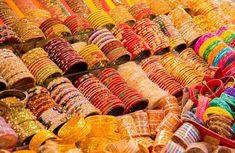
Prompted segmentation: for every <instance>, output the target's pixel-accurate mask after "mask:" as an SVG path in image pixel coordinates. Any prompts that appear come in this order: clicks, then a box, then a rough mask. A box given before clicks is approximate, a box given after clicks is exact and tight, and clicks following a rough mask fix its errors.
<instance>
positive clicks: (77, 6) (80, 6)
mask: <svg viewBox="0 0 235 153" xmlns="http://www.w3.org/2000/svg"><path fill="white" fill-rule="evenodd" d="M65 1H66V3H67V4H68V6H69V7H70V8H71V9H72V10H73V12H74V13H75V14H77V15H79V16H83V17H85V18H87V17H88V16H89V14H90V13H91V10H90V9H89V7H88V6H87V4H86V3H85V1H84V0H81V1H74V0H65Z"/></svg>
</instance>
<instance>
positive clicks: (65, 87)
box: [47, 77, 100, 117]
mask: <svg viewBox="0 0 235 153" xmlns="http://www.w3.org/2000/svg"><path fill="white" fill-rule="evenodd" d="M47 89H48V91H49V92H50V95H51V97H52V98H53V99H54V100H55V102H56V103H57V104H59V105H60V106H62V107H63V108H64V109H65V110H67V111H68V112H69V113H71V114H79V115H80V116H81V117H87V116H90V115H95V114H100V111H99V109H97V108H95V107H94V106H93V105H92V104H91V103H90V102H89V101H88V100H87V99H86V98H85V97H84V96H83V95H82V93H80V92H79V91H78V89H76V88H75V87H74V86H73V84H72V83H71V82H70V81H69V79H67V78H64V77H60V78H57V79H54V80H53V81H51V82H50V83H49V84H48V86H47Z"/></svg>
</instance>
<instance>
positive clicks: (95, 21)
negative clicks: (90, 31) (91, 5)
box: [87, 10, 115, 29]
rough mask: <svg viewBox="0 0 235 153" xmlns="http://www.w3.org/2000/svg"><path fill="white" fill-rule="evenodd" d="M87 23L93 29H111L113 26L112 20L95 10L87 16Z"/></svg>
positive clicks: (104, 13)
mask: <svg viewBox="0 0 235 153" xmlns="http://www.w3.org/2000/svg"><path fill="white" fill-rule="evenodd" d="M87 19H88V21H89V22H90V23H91V25H92V26H93V27H94V28H96V29H97V28H104V27H105V28H107V29H112V28H113V27H114V26H115V23H114V21H113V19H112V18H111V17H110V16H109V15H108V14H107V13H106V12H105V11H104V10H96V11H94V12H92V13H91V14H89V16H88V17H87Z"/></svg>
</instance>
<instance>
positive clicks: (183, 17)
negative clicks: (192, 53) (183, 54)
mask: <svg viewBox="0 0 235 153" xmlns="http://www.w3.org/2000/svg"><path fill="white" fill-rule="evenodd" d="M169 17H170V19H171V20H172V21H173V23H174V25H175V27H176V28H177V29H178V30H179V32H180V33H181V34H182V36H183V38H184V40H185V41H186V43H187V46H188V47H189V46H192V45H194V44H195V42H196V41H197V40H198V38H199V37H201V36H202V34H203V31H202V30H201V29H200V28H199V27H197V25H196V24H195V23H194V22H193V19H192V17H191V16H190V15H189V14H188V13H187V12H186V11H185V10H184V9H183V8H180V7H178V8H175V9H174V10H172V11H171V12H170V13H169Z"/></svg>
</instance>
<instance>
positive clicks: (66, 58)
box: [44, 38, 88, 74]
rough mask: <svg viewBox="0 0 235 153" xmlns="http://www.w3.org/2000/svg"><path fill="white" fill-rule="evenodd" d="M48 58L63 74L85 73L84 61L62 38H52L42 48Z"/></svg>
mask: <svg viewBox="0 0 235 153" xmlns="http://www.w3.org/2000/svg"><path fill="white" fill-rule="evenodd" d="M44 49H45V51H47V52H48V55H49V58H50V59H51V60H52V61H53V62H55V63H56V64H57V65H58V66H59V67H60V68H61V70H62V71H63V72H64V73H65V74H72V73H76V72H81V71H86V70H87V68H88V65H87V63H86V62H85V60H84V59H83V58H82V57H81V56H80V55H79V54H78V53H77V52H76V51H75V50H74V49H73V47H72V46H71V44H70V43H68V42H66V41H65V40H64V39H62V38H53V39H50V41H49V42H48V43H47V44H46V45H45V46H44Z"/></svg>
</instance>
